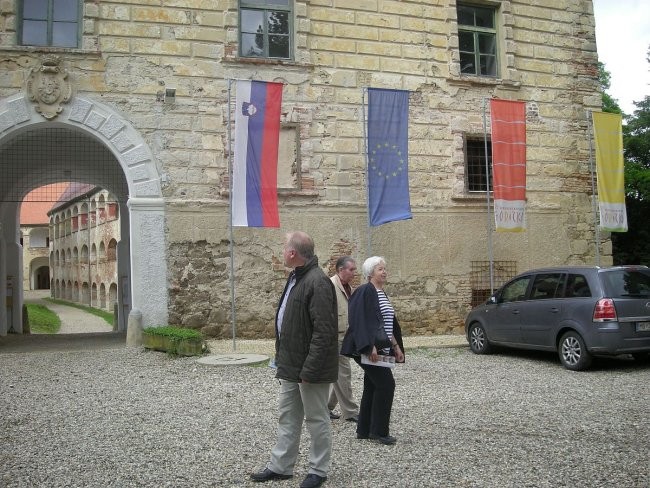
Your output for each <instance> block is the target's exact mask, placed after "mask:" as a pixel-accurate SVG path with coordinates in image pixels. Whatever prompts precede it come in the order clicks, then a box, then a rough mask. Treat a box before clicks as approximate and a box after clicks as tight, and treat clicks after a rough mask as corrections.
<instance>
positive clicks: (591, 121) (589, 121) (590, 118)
mask: <svg viewBox="0 0 650 488" xmlns="http://www.w3.org/2000/svg"><path fill="white" fill-rule="evenodd" d="M593 124H594V116H593V112H592V111H591V110H588V111H587V130H588V134H589V173H591V209H592V211H593V214H594V227H595V229H594V239H595V240H596V242H595V244H596V266H600V225H599V224H598V213H597V197H596V183H595V181H594V147H593V142H592V140H593V134H592V132H591V128H592V127H593Z"/></svg>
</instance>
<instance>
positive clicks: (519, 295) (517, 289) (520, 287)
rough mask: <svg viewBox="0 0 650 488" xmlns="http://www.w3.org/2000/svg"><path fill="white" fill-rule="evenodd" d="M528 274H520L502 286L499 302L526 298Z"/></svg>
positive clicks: (528, 281)
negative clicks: (520, 275) (519, 276)
mask: <svg viewBox="0 0 650 488" xmlns="http://www.w3.org/2000/svg"><path fill="white" fill-rule="evenodd" d="M530 278H531V277H530V276H522V277H521V278H518V279H516V280H514V281H512V282H510V283H508V284H507V285H506V286H504V287H503V289H502V290H501V294H500V297H499V298H500V299H499V302H501V303H506V302H518V301H520V300H525V299H526V290H527V289H528V284H529V283H530Z"/></svg>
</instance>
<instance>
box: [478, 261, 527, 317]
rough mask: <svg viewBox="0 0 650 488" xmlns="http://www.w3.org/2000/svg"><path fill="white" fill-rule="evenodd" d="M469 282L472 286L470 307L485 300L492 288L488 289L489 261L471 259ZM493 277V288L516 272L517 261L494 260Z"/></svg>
mask: <svg viewBox="0 0 650 488" xmlns="http://www.w3.org/2000/svg"><path fill="white" fill-rule="evenodd" d="M471 264H472V266H471V272H470V284H471V286H472V307H475V306H477V305H480V304H481V303H483V302H485V301H486V300H487V299H488V298H490V295H491V294H492V290H491V289H490V261H472V263H471ZM492 273H493V276H492V277H493V279H494V286H495V288H498V287H500V286H501V285H503V284H504V283H505V282H506V281H508V280H509V279H511V278H513V277H514V276H515V275H516V274H517V261H494V262H493V268H492Z"/></svg>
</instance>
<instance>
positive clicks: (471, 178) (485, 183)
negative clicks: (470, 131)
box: [465, 137, 492, 192]
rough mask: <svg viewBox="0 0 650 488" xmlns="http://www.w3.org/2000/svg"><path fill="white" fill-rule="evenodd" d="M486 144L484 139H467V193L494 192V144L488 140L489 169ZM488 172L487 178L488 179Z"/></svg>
mask: <svg viewBox="0 0 650 488" xmlns="http://www.w3.org/2000/svg"><path fill="white" fill-rule="evenodd" d="M485 150H486V142H485V139H484V138H483V137H480V138H479V137H467V138H466V139H465V167H466V173H465V174H466V176H467V179H466V181H467V191H470V192H479V191H481V192H485V191H486V190H487V189H489V190H490V191H492V142H491V140H490V138H489V137H488V138H487V168H486V162H485V154H486V153H485ZM486 171H487V177H486Z"/></svg>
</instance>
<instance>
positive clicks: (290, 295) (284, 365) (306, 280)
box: [251, 232, 339, 488]
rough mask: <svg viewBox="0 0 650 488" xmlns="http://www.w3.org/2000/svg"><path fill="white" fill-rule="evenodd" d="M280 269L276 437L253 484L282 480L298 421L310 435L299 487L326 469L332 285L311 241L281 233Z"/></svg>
mask: <svg viewBox="0 0 650 488" xmlns="http://www.w3.org/2000/svg"><path fill="white" fill-rule="evenodd" d="M283 257H284V264H285V266H287V267H289V268H292V269H293V271H292V272H291V273H290V274H289V279H288V280H287V284H286V286H285V287H284V292H283V293H282V296H281V298H280V303H279V306H278V311H277V314H276V320H275V353H276V354H275V364H276V366H277V374H276V377H277V378H278V379H279V380H280V385H281V387H280V401H279V407H278V408H279V421H278V439H277V442H276V445H275V447H274V448H273V449H272V450H271V461H270V462H269V463H268V465H267V467H266V468H265V469H264V470H263V471H261V472H259V473H253V474H252V475H251V479H252V480H253V481H269V480H275V479H288V478H291V477H292V476H293V467H294V464H295V462H296V458H297V456H298V448H299V445H300V434H301V432H302V422H303V419H305V420H306V421H307V429H309V434H310V437H311V446H310V449H309V471H308V474H307V477H306V478H305V479H304V481H303V482H302V484H301V485H300V487H301V488H315V487H318V486H320V485H322V484H323V482H324V481H325V480H326V479H327V473H328V471H329V464H330V456H331V450H332V433H331V425H330V418H329V410H328V408H327V400H328V396H329V389H330V383H334V382H335V381H336V379H337V378H338V356H339V351H338V318H337V306H336V295H335V291H334V285H333V284H332V282H331V281H330V279H329V278H328V277H327V275H326V274H325V273H324V272H323V270H322V269H320V267H319V266H318V258H317V257H316V256H315V255H314V241H313V240H312V238H311V237H309V236H308V235H307V234H305V233H304V232H290V233H289V234H287V239H286V244H285V245H284V251H283Z"/></svg>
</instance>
